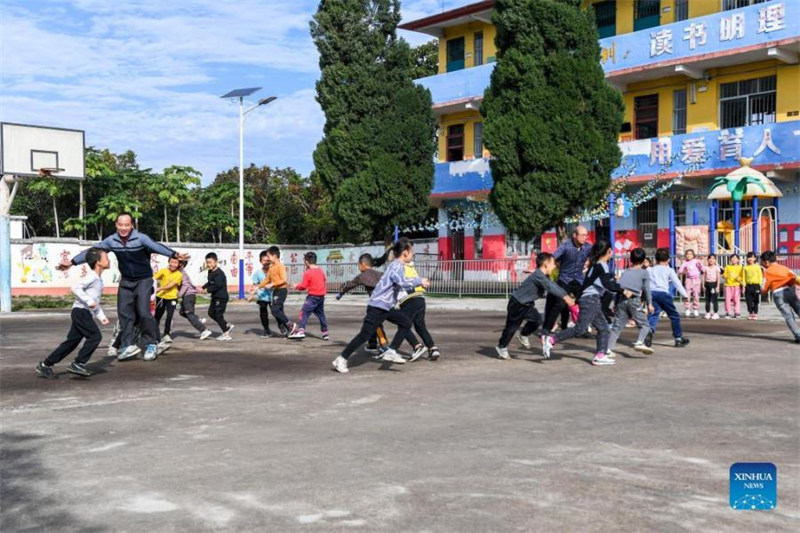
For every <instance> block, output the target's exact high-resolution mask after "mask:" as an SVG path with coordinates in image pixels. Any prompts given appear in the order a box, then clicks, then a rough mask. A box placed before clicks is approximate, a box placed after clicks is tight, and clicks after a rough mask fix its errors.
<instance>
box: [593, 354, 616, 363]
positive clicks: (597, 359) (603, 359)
mask: <svg viewBox="0 0 800 533" xmlns="http://www.w3.org/2000/svg"><path fill="white" fill-rule="evenodd" d="M592 364H593V365H594V366H606V365H615V364H617V362H616V361H615V360H613V359H612V358H610V357H609V356H608V355H606V354H605V353H603V352H597V354H596V355H595V356H594V359H592Z"/></svg>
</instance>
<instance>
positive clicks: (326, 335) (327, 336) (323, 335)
mask: <svg viewBox="0 0 800 533" xmlns="http://www.w3.org/2000/svg"><path fill="white" fill-rule="evenodd" d="M330 338H331V337H330V335H328V332H327V331H323V332H322V340H324V341H327V340H330Z"/></svg>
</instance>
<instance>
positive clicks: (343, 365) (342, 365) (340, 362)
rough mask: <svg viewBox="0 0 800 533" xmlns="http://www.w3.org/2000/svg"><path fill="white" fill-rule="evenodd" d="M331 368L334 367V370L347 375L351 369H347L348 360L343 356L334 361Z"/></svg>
mask: <svg viewBox="0 0 800 533" xmlns="http://www.w3.org/2000/svg"><path fill="white" fill-rule="evenodd" d="M331 366H333V369H334V370H336V371H337V372H339V373H341V374H347V373H348V372H350V369H349V368H347V359H345V358H344V357H342V356H341V355H340V356H339V357H337V358H336V359H334V360H333V363H331Z"/></svg>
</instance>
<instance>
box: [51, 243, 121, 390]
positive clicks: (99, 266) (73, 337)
mask: <svg viewBox="0 0 800 533" xmlns="http://www.w3.org/2000/svg"><path fill="white" fill-rule="evenodd" d="M85 258H86V264H88V265H89V268H90V270H88V271H87V272H86V276H84V277H83V279H81V280H80V281H79V282H78V283H76V284H75V285H73V286H72V293H73V294H74V295H75V302H74V303H73V304H72V312H71V314H70V318H71V319H72V325H71V326H70V328H69V333H67V339H66V340H65V341H64V342H62V343H61V344H60V345H59V346H58V348H56V349H55V350H53V352H52V353H51V354H50V355H48V356H47V358H46V359H45V360H44V361H41V362H39V364H38V365H36V373H37V374H39V375H40V376H41V377H43V378H46V379H53V378H57V377H58V376H56V373H55V372H54V371H53V365H55V364H56V363H58V362H60V361H61V360H63V359H64V358H65V357H66V356H68V355H69V354H70V353H72V351H73V350H75V348H77V347H78V345H79V344H80V343H81V341H82V340H83V339H86V341H85V342H84V343H83V347H82V348H81V350H80V351H79V352H78V356H77V357H76V358H75V361H73V362H72V363H71V364H70V365H69V366H68V367H67V372H69V373H71V374H75V375H76V376H81V377H85V378H87V377H89V376H91V375H92V372H91V371H90V370H89V369H88V368H86V366H84V365H86V363H88V362H89V359H90V358H91V357H92V354H93V353H94V351H95V350H96V349H97V346H98V345H99V344H100V341H101V340H102V338H103V334H102V333H100V328H98V327H97V324H95V322H94V319H95V318H97V320H99V321H100V323H101V324H103V325H106V324H108V319H107V318H106V315H105V313H103V310H102V309H101V308H100V297H101V296H102V294H103V280H102V278H101V277H100V276H101V275H102V274H103V270H106V269H107V268H108V267H109V261H108V253H106V251H105V250H100V249H99V248H89V250H87V251H86V256H85Z"/></svg>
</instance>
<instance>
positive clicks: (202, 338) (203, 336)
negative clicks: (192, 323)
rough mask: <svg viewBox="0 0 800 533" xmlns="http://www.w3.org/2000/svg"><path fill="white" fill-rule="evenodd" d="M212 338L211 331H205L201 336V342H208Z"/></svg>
mask: <svg viewBox="0 0 800 533" xmlns="http://www.w3.org/2000/svg"><path fill="white" fill-rule="evenodd" d="M210 336H211V330H210V329H207V330H204V331H203V332H202V333H201V334H200V340H201V341H204V340H206V339H207V338H209V337H210Z"/></svg>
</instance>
